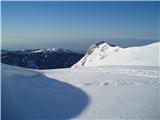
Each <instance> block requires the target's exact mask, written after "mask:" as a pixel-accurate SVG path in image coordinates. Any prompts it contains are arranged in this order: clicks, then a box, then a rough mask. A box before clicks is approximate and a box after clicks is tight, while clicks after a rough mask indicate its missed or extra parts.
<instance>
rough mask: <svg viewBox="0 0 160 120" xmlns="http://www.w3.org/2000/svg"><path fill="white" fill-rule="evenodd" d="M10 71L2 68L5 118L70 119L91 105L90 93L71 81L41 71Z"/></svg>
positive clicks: (4, 119)
mask: <svg viewBox="0 0 160 120" xmlns="http://www.w3.org/2000/svg"><path fill="white" fill-rule="evenodd" d="M13 71H14V70H13ZM10 72H12V71H5V70H4V71H3V70H2V119H3V120H6V119H21V120H22V119H34V120H36V119H70V118H73V117H75V116H77V115H79V114H80V113H81V112H82V110H83V109H84V108H85V107H86V106H87V104H88V101H89V98H88V96H87V95H86V94H85V93H84V92H83V91H82V90H80V89H79V88H76V87H74V86H72V85H70V84H67V83H64V82H60V81H58V80H56V79H51V78H48V77H46V76H45V75H43V74H41V73H38V74H36V75H33V76H25V75H23V73H22V75H21V74H20V73H19V74H16V73H10ZM33 72H35V71H33ZM11 74H12V75H11Z"/></svg>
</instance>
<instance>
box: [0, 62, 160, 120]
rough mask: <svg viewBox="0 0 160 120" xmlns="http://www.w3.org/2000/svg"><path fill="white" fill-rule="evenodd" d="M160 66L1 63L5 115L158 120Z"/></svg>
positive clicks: (3, 110) (36, 117)
mask: <svg viewBox="0 0 160 120" xmlns="http://www.w3.org/2000/svg"><path fill="white" fill-rule="evenodd" d="M159 85H160V81H159V67H151V66H150V67H147V66H146V67H142V66H132V67H131V66H108V67H92V68H67V69H54V70H29V69H22V68H18V67H12V66H8V65H2V118H5V119H7V118H8V119H9V118H14V119H18V118H19V119H21V120H22V119H24V118H25V119H27V118H28V119H33V120H36V119H51V120H54V119H56V120H57V119H90V120H91V119H107V120H108V119H127V120H131V119H132V120H133V119H146V120H158V119H159V117H160V116H159V115H160V114H159V107H160V106H159V102H160V101H159V98H158V95H159Z"/></svg>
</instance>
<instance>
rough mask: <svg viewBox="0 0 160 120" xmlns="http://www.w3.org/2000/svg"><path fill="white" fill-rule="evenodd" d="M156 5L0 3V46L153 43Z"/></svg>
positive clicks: (156, 21) (156, 15) (156, 22)
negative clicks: (148, 41) (98, 42)
mask: <svg viewBox="0 0 160 120" xmlns="http://www.w3.org/2000/svg"><path fill="white" fill-rule="evenodd" d="M159 5H160V4H159V3H158V2H53V1H52V2H23V1H21V2H2V47H3V46H4V47H6V48H9V47H13V46H21V47H23V46H24V47H26V46H32V45H34V47H43V45H44V47H45V45H47V44H48V45H53V47H56V45H57V47H66V46H67V47H68V45H71V44H72V45H71V46H70V47H73V46H74V44H77V45H78V44H82V43H83V44H85V43H88V44H89V43H92V42H95V41H99V40H109V39H110V40H111V39H133V40H134V39H150V40H155V39H158V34H159V33H158V32H159V31H158V22H159V21H158V19H159V13H158V12H159V11H158V7H159ZM51 47H52V46H51ZM80 47H82V46H80ZM74 49H75V48H74ZM77 49H80V48H77Z"/></svg>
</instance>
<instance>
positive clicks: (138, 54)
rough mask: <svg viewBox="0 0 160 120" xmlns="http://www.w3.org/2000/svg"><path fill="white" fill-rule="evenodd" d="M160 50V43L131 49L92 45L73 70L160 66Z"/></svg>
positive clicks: (105, 44) (104, 44)
mask: <svg viewBox="0 0 160 120" xmlns="http://www.w3.org/2000/svg"><path fill="white" fill-rule="evenodd" d="M93 46H94V47H93ZM159 48H160V42H157V43H153V44H150V45H146V46H141V47H129V48H120V47H118V46H115V47H113V46H110V45H109V44H107V43H103V44H100V45H98V46H96V47H95V45H92V46H91V47H90V48H89V49H88V51H87V52H86V54H85V56H84V57H83V58H82V59H81V60H80V61H79V62H77V63H76V64H75V65H73V66H72V68H74V67H93V66H106V65H133V66H134V65H138V66H159V65H160V64H159V56H160V53H159Z"/></svg>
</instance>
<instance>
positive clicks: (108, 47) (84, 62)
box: [72, 41, 122, 67]
mask: <svg viewBox="0 0 160 120" xmlns="http://www.w3.org/2000/svg"><path fill="white" fill-rule="evenodd" d="M120 49H122V48H120V47H118V46H115V45H112V44H109V43H106V42H104V41H100V42H98V43H96V44H93V45H91V46H90V47H89V48H88V50H87V52H86V54H85V56H84V57H83V58H82V59H81V60H80V61H79V62H78V63H76V64H75V65H73V66H72V67H81V66H96V65H97V62H98V61H101V60H103V59H105V58H107V57H108V56H109V55H111V54H114V53H116V52H117V51H119V50H120Z"/></svg>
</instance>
